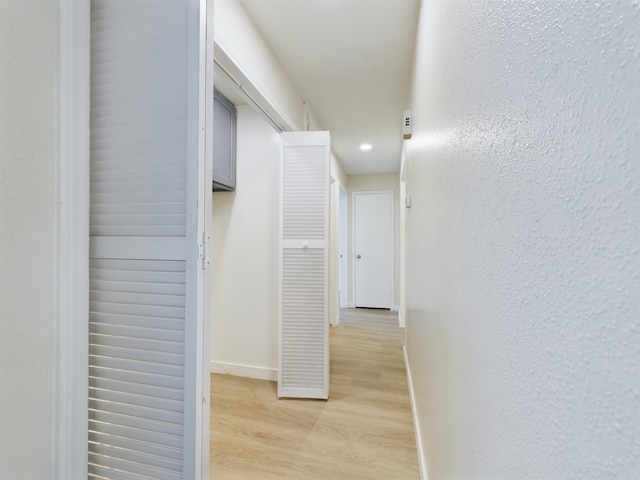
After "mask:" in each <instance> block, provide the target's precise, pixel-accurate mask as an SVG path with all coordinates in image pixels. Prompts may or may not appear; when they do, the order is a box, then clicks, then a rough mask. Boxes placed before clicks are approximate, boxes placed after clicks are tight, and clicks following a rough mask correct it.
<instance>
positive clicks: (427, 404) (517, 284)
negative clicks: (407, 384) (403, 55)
mask: <svg viewBox="0 0 640 480" xmlns="http://www.w3.org/2000/svg"><path fill="white" fill-rule="evenodd" d="M639 26H640V12H639V5H638V2H637V1H630V0H627V1H625V0H621V1H613V0H605V1H601V2H569V1H565V2H561V1H557V0H539V1H530V2H495V1H492V0H476V1H473V2H470V1H466V0H446V1H445V0H430V1H425V2H423V4H422V11H421V15H420V26H419V35H418V45H417V52H416V65H415V74H414V81H413V99H412V102H411V103H412V105H411V108H412V110H413V115H414V119H415V125H414V137H413V139H412V140H410V141H408V142H406V143H405V149H406V151H405V154H406V158H407V191H408V192H409V193H410V194H411V195H412V207H411V209H410V210H409V211H408V212H407V213H408V214H407V236H406V241H407V252H406V261H407V265H406V268H407V307H408V319H407V338H406V341H407V349H408V356H409V364H410V367H411V370H412V375H413V383H414V388H415V396H416V400H417V402H416V405H417V414H418V419H419V428H420V431H421V436H420V438H421V441H422V445H423V450H422V452H421V453H422V455H423V457H424V459H425V460H426V466H427V471H428V478H429V480H438V479H456V478H457V479H492V480H497V479H505V480H507V479H508V480H515V479H531V478H538V479H542V478H547V479H565V480H568V479H603V478H619V479H632V478H638V477H639V475H640V408H639V402H640V370H639V366H640V347H639V346H640V291H639V287H640V277H639V272H640V247H639V245H640V235H639V234H640V225H639V222H640V178H639V177H640V135H639V128H638V127H639V119H640V104H639V102H640V86H639V85H640V62H639V55H640V46H639V45H640V28H639Z"/></svg>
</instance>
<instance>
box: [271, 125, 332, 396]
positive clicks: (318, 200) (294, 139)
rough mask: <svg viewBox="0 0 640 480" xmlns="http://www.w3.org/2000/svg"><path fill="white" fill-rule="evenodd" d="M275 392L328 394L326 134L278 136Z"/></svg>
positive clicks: (328, 164) (287, 394)
mask: <svg viewBox="0 0 640 480" xmlns="http://www.w3.org/2000/svg"><path fill="white" fill-rule="evenodd" d="M282 144H283V146H282V164H281V181H280V185H281V189H280V193H281V200H280V280H279V290H280V300H279V315H278V317H279V348H278V357H279V362H278V363H279V365H278V367H279V368H278V396H279V397H302V398H325V399H326V398H328V396H329V314H328V310H329V275H328V272H329V175H330V171H329V169H330V154H331V147H330V138H329V132H286V133H283V134H282Z"/></svg>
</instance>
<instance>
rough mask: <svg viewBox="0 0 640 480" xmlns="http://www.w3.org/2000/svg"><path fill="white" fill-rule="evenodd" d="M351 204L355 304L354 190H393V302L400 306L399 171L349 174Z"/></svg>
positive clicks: (350, 255)
mask: <svg viewBox="0 0 640 480" xmlns="http://www.w3.org/2000/svg"><path fill="white" fill-rule="evenodd" d="M347 186H348V191H349V206H348V215H349V220H348V225H349V240H348V241H349V261H348V265H349V288H348V293H349V304H350V305H351V306H353V302H354V301H355V299H354V298H353V255H355V252H353V244H352V233H353V232H352V229H353V218H352V214H353V205H352V200H353V196H352V193H353V192H367V191H372V190H393V229H394V231H393V249H394V254H393V268H394V272H393V289H394V294H393V304H394V307H395V306H398V304H399V302H400V231H399V226H400V200H399V190H400V181H399V176H398V174H397V173H376V174H374V175H349V176H348V185H347Z"/></svg>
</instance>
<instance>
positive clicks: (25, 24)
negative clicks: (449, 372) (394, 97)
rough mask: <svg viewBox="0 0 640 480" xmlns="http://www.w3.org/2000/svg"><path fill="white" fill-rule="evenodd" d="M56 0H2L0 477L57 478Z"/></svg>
mask: <svg viewBox="0 0 640 480" xmlns="http://www.w3.org/2000/svg"><path fill="white" fill-rule="evenodd" d="M56 4H57V2H52V1H45V0H32V1H29V2H25V1H23V0H3V1H2V2H0V106H1V107H0V323H1V324H2V332H1V334H0V478H3V479H4V478H6V479H16V480H19V479H25V480H27V479H29V480H31V479H34V478H52V477H53V459H52V452H53V449H52V447H53V445H52V435H53V412H54V406H53V405H52V402H53V398H54V385H53V372H54V362H53V358H54V355H53V345H54V328H53V326H54V311H55V310H54V284H53V278H54V270H53V265H54V241H53V239H54V210H55V203H56V198H55V185H56V171H55V169H54V165H55V144H54V140H55V134H56V130H55V128H54V127H55V125H54V115H55V110H54V108H55V96H54V95H55V81H56V69H55V68H56V63H55V61H56V57H57V23H58V22H57V5H56Z"/></svg>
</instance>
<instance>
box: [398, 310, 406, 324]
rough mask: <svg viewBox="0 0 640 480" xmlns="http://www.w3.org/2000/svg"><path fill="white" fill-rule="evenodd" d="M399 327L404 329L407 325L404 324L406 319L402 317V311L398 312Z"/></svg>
mask: <svg viewBox="0 0 640 480" xmlns="http://www.w3.org/2000/svg"><path fill="white" fill-rule="evenodd" d="M398 326H399V327H400V328H404V327H405V324H404V317H403V316H402V311H401V310H398Z"/></svg>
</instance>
